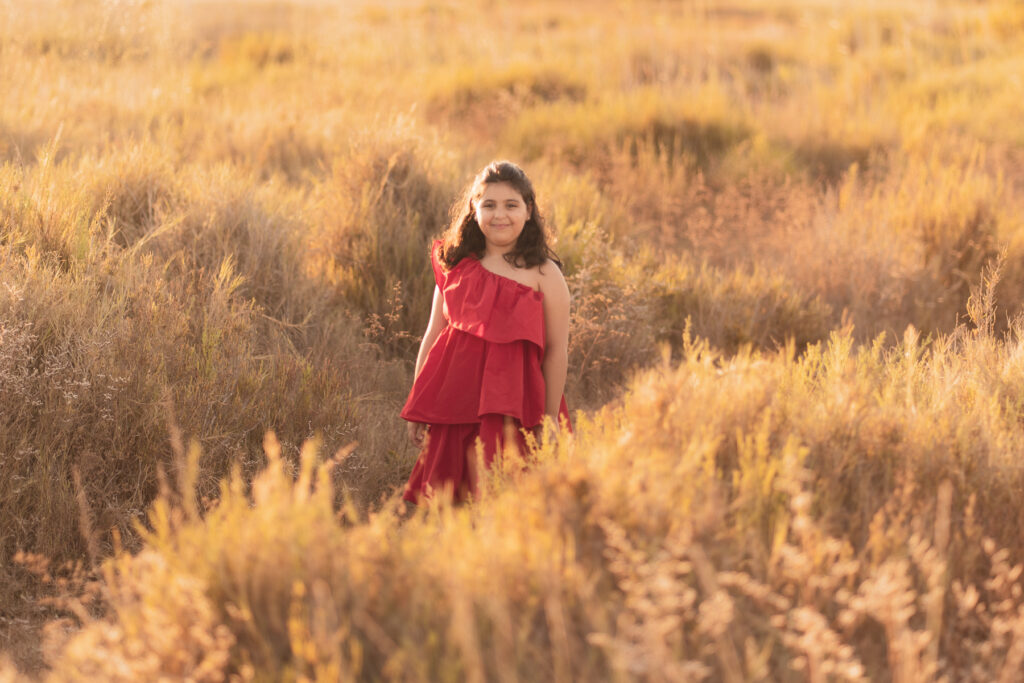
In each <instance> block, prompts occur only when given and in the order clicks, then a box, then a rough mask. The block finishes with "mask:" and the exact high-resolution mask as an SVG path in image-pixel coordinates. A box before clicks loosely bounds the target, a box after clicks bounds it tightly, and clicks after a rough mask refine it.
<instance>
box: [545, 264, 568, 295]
mask: <svg viewBox="0 0 1024 683" xmlns="http://www.w3.org/2000/svg"><path fill="white" fill-rule="evenodd" d="M537 282H538V284H539V285H540V291H542V292H543V293H544V295H545V296H550V295H557V296H559V297H562V296H565V297H568V295H569V288H568V285H566V283H565V275H563V274H562V269H561V268H559V267H558V264H557V263H555V262H554V261H552V260H551V259H548V260H547V261H546V262H545V263H544V264H543V265H540V266H537Z"/></svg>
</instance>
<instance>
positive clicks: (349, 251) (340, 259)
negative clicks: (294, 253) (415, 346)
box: [311, 121, 459, 354]
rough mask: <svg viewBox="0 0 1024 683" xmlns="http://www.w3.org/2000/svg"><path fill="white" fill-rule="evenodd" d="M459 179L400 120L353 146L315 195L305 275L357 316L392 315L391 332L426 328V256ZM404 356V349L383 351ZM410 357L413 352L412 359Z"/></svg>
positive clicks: (430, 282)
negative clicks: (310, 273)
mask: <svg viewBox="0 0 1024 683" xmlns="http://www.w3.org/2000/svg"><path fill="white" fill-rule="evenodd" d="M458 181H459V178H458V177H457V176H456V174H454V173H453V172H452V163H451V160H450V159H448V158H447V157H446V156H444V155H440V154H436V153H433V152H431V151H430V150H429V149H427V148H426V145H425V142H424V141H423V140H421V139H418V138H417V137H416V136H415V134H414V132H413V131H412V130H410V129H409V127H408V126H406V125H404V124H403V123H402V122H401V121H399V122H397V123H396V125H395V129H394V130H392V131H391V134H390V135H388V134H385V133H383V132H381V133H380V134H376V135H375V136H374V137H373V138H370V137H366V138H363V139H361V140H358V141H356V142H354V143H353V145H352V147H351V149H350V150H349V151H348V153H347V154H346V155H345V156H344V157H343V158H340V159H338V160H337V161H336V162H335V163H334V165H333V168H332V171H331V175H330V176H329V177H328V178H326V179H325V180H324V181H323V182H322V183H319V184H318V185H317V187H316V191H315V197H314V202H315V207H316V208H315V211H314V212H313V216H312V220H313V222H314V224H315V225H316V226H317V227H316V234H315V236H314V237H313V245H314V248H313V252H312V254H311V261H312V262H313V263H312V266H311V267H312V269H313V270H314V272H315V273H317V275H318V276H319V277H321V278H322V280H323V282H324V284H325V285H326V286H327V287H329V288H330V290H331V292H332V294H334V296H335V297H336V299H335V303H336V304H337V305H344V306H345V307H347V308H348V309H349V310H351V311H353V312H355V313H357V314H358V315H360V316H364V317H369V316H377V318H378V319H380V318H383V317H384V316H386V315H388V314H390V313H392V311H393V309H395V302H394V301H393V298H394V292H395V291H396V289H395V288H396V287H400V292H401V295H402V298H401V306H400V307H399V309H398V311H397V314H398V317H397V318H396V319H395V321H394V326H395V329H396V330H405V331H410V332H412V333H414V334H419V333H420V331H421V330H422V329H424V328H425V327H426V322H427V316H428V314H429V312H430V302H431V297H432V295H433V290H434V278H433V274H432V271H431V270H430V262H429V252H430V243H431V239H432V238H433V237H436V236H439V235H440V234H441V232H442V231H443V230H444V228H445V227H446V222H447V216H448V209H449V207H450V206H451V204H452V202H453V201H454V199H455V197H456V195H457V190H458V185H457V183H458ZM387 350H388V351H391V352H392V353H393V352H395V351H400V352H401V353H402V354H408V353H409V352H410V350H411V345H410V344H408V343H406V344H401V345H400V348H398V349H395V348H388V349H387ZM413 353H414V352H413Z"/></svg>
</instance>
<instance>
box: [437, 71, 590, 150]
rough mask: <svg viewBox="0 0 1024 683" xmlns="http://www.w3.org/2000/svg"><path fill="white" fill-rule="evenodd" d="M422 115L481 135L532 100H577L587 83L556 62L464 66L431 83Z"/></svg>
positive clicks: (531, 103) (482, 136)
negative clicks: (445, 121) (499, 65)
mask: <svg viewBox="0 0 1024 683" xmlns="http://www.w3.org/2000/svg"><path fill="white" fill-rule="evenodd" d="M429 87H430V93H429V94H428V95H427V108H428V112H427V113H428V116H430V117H431V118H433V119H435V120H449V121H452V122H453V123H454V124H455V125H459V126H464V127H468V128H469V129H470V130H469V131H467V132H472V133H475V134H477V135H479V136H480V137H481V138H483V139H488V138H490V137H492V136H493V135H494V131H495V128H496V126H499V125H501V124H502V123H503V122H505V121H507V120H509V119H511V118H514V117H515V116H517V115H518V114H519V113H520V112H522V111H523V109H524V108H527V107H530V106H533V105H535V104H538V103H545V102H558V101H569V102H579V101H581V100H583V99H584V98H585V97H586V93H587V83H586V82H585V81H584V80H583V79H581V78H580V77H579V76H578V75H577V74H575V73H573V72H572V71H571V70H569V69H567V68H565V66H564V65H561V64H543V63H527V62H524V63H518V64H511V65H508V66H505V67H496V66H487V67H486V68H480V67H464V68H462V69H460V70H457V71H453V72H452V73H451V74H449V75H447V77H445V78H443V79H438V80H435V81H432V82H431V83H430V85H429Z"/></svg>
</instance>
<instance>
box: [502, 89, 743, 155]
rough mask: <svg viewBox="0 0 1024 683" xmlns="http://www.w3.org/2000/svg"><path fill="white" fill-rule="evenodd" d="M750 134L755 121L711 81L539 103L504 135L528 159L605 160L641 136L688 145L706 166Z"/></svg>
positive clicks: (672, 145) (682, 148) (655, 142)
mask: <svg viewBox="0 0 1024 683" xmlns="http://www.w3.org/2000/svg"><path fill="white" fill-rule="evenodd" d="M749 134H750V124H749V123H748V122H747V121H746V120H744V119H743V117H742V115H741V114H740V113H739V112H737V111H736V110H735V109H734V108H732V107H730V104H729V102H728V98H727V96H726V95H725V94H724V93H722V92H720V91H716V90H715V89H714V88H713V87H711V86H709V87H708V88H707V90H706V92H700V93H697V94H694V95H693V96H690V97H683V96H677V97H676V98H666V97H664V96H663V95H662V94H661V93H660V92H659V91H658V90H656V89H652V88H640V89H637V90H636V91H635V92H631V93H628V94H624V95H619V96H618V97H614V98H607V99H604V100H600V101H597V102H586V103H579V104H571V103H568V104H567V103H563V102H557V103H552V104H547V105H542V106H536V107H533V108H530V109H526V110H524V111H523V113H522V114H521V115H520V116H518V117H516V118H515V119H514V120H512V121H510V122H509V124H508V125H507V126H506V127H505V130H504V132H503V141H504V144H505V145H506V146H508V147H510V148H512V149H517V150H520V153H521V154H522V155H523V156H524V157H525V158H526V159H536V158H539V157H542V156H544V157H548V158H556V159H564V160H565V161H567V162H568V163H570V164H572V165H574V166H576V167H583V168H585V167H587V166H593V165H598V166H601V165H604V164H605V163H606V160H607V158H608V156H609V155H610V154H611V153H612V152H613V151H614V150H616V149H617V148H619V147H621V146H622V145H623V144H624V143H625V144H626V145H627V146H628V145H630V144H632V145H636V144H639V143H641V142H643V143H646V144H650V145H654V146H655V147H664V148H667V149H670V150H680V151H685V153H687V154H689V155H690V157H691V158H692V159H694V161H695V163H697V164H698V165H701V166H705V165H707V164H708V163H709V162H710V161H711V160H712V159H713V158H715V157H718V156H719V155H721V154H722V152H723V151H725V150H726V149H728V148H730V147H732V146H733V145H736V144H737V143H739V142H740V141H742V140H743V139H745V138H746V137H747V136H748V135H749Z"/></svg>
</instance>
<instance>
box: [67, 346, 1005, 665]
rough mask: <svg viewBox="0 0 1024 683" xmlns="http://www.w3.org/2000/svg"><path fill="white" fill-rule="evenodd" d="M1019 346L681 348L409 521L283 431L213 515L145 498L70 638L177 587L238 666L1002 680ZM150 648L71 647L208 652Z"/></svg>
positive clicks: (91, 633) (164, 657) (152, 654)
mask: <svg viewBox="0 0 1024 683" xmlns="http://www.w3.org/2000/svg"><path fill="white" fill-rule="evenodd" d="M1021 345H1022V342H1021V341H1020V340H1019V339H1018V338H1008V339H1006V340H999V339H996V338H994V337H990V336H986V335H984V334H970V333H969V332H967V331H966V330H965V331H964V332H963V333H960V334H958V336H956V337H955V338H950V339H947V340H943V342H942V343H939V344H937V345H935V346H934V347H933V348H932V349H930V350H922V349H920V348H919V347H918V346H917V339H916V337H915V335H914V334H908V336H907V339H906V341H905V343H904V345H903V346H902V347H901V348H900V349H899V350H898V351H897V352H894V353H885V352H883V351H882V349H880V348H874V349H860V350H857V349H854V347H853V344H852V341H851V339H850V338H849V337H848V336H836V337H835V338H834V339H833V340H832V341H831V342H830V343H829V344H827V345H823V346H821V347H820V348H819V349H818V352H817V353H811V354H809V355H807V356H806V357H804V358H801V359H796V358H795V357H793V355H792V353H791V352H783V353H780V354H775V355H758V354H753V355H750V354H741V355H739V356H737V357H735V358H732V359H724V358H721V357H720V356H718V355H717V354H716V353H714V352H712V351H711V350H710V349H709V348H708V347H707V345H706V344H704V343H701V342H695V341H691V342H690V344H689V346H688V347H687V349H686V354H685V358H684V360H683V361H682V362H681V363H680V364H679V365H678V366H671V365H663V366H661V367H660V368H657V369H654V370H651V371H648V372H646V373H645V374H643V375H642V376H640V377H639V378H637V380H636V381H635V382H634V383H633V384H632V386H631V389H630V391H629V392H628V393H627V394H626V395H625V397H624V398H623V400H622V402H621V404H620V405H619V406H617V407H607V408H605V409H604V410H603V411H602V412H601V413H600V415H599V417H598V419H591V418H587V417H586V416H580V419H579V420H578V423H577V432H576V435H575V438H574V439H562V440H561V441H560V442H559V443H557V444H556V443H554V442H549V444H548V445H547V446H545V447H544V448H543V449H542V450H541V451H540V452H538V453H536V454H535V455H534V459H533V464H532V465H531V467H530V468H529V469H528V470H526V471H523V470H522V469H521V468H520V467H519V465H517V464H516V461H515V459H514V458H512V457H511V456H506V459H504V460H502V461H501V462H500V465H499V466H498V467H497V468H496V469H495V470H493V471H492V472H491V474H490V475H489V476H488V477H487V480H486V482H485V493H484V496H485V497H484V499H483V500H482V501H480V502H478V503H476V504H474V505H471V506H468V507H463V508H455V509H452V508H449V507H447V506H445V505H443V504H442V505H438V506H431V507H430V509H429V511H425V513H421V514H415V515H413V516H412V517H411V518H410V519H407V520H406V521H404V522H401V521H400V518H399V516H398V515H396V512H395V507H396V505H397V501H393V502H392V503H390V504H389V505H386V506H385V507H384V508H383V509H382V510H381V511H379V512H378V513H375V514H372V515H371V516H370V517H369V518H368V519H367V520H366V521H365V522H363V523H358V524H352V522H353V521H354V520H355V519H356V517H357V516H358V514H357V513H356V512H355V511H354V510H353V509H352V507H351V506H350V505H348V504H346V503H344V502H343V503H342V505H341V512H340V513H337V512H336V507H335V500H336V498H335V493H334V491H333V490H332V487H331V486H330V485H329V482H330V480H331V469H332V468H333V467H334V466H335V465H336V463H337V461H338V459H339V458H344V457H345V452H342V453H340V454H339V456H338V457H337V458H333V459H326V460H323V461H321V460H320V459H319V458H318V456H317V450H316V447H315V445H313V444H310V445H307V447H306V448H305V449H304V452H303V455H302V458H301V460H300V464H299V466H298V467H297V469H296V468H295V467H294V466H292V465H289V463H288V462H287V461H286V460H284V459H283V458H282V457H281V455H280V452H279V447H278V445H277V443H276V439H275V438H274V437H273V436H272V435H271V436H268V438H267V440H266V442H265V451H266V454H267V458H268V467H267V469H266V470H265V471H263V472H261V473H259V474H258V475H257V476H256V477H255V479H254V480H253V482H252V485H251V487H250V486H247V485H246V483H245V480H244V479H242V478H241V477H239V476H237V475H233V476H232V477H231V478H230V479H229V480H228V481H227V482H225V484H224V485H223V487H222V491H221V495H220V498H219V502H218V503H217V504H216V505H214V506H212V507H210V508H209V509H208V510H206V511H205V513H202V515H203V517H202V518H200V514H201V513H200V512H199V510H200V508H199V506H198V505H197V503H196V502H195V501H194V499H193V498H192V496H193V495H194V494H193V493H192V492H191V489H190V488H189V487H188V486H187V485H186V487H185V488H184V489H182V490H181V503H180V504H177V505H175V504H171V503H169V499H168V498H161V499H160V500H159V501H158V502H157V503H156V504H155V506H154V507H153V508H152V512H151V517H150V520H151V526H152V529H153V531H152V533H150V534H148V535H147V546H148V548H149V549H148V550H147V551H146V552H144V553H143V554H141V555H140V556H137V557H132V556H128V555H123V556H120V557H119V558H117V559H116V560H112V561H110V563H109V564H108V566H109V567H117V568H118V569H117V571H118V577H117V578H115V577H112V578H110V579H108V580H109V581H110V582H111V584H112V585H114V586H117V587H118V588H117V590H115V591H114V592H113V595H112V603H113V606H114V608H113V609H112V611H111V613H110V616H109V617H108V618H106V619H104V620H102V621H98V622H95V623H89V624H87V625H86V627H85V628H84V630H83V631H82V633H81V634H80V635H79V636H76V639H80V641H81V642H85V643H93V642H95V641H96V639H97V638H99V634H102V633H105V632H118V630H122V631H123V630H124V629H126V628H127V627H129V626H130V625H133V624H138V623H140V620H142V619H146V620H151V621H152V622H153V623H163V622H161V621H160V620H161V619H163V618H164V617H163V616H161V615H172V616H173V615H176V614H179V611H180V609H181V606H180V605H179V603H178V602H177V600H174V601H173V604H167V603H168V601H169V600H171V598H170V597H169V596H172V595H175V592H174V591H171V590H169V589H168V586H169V585H170V582H173V581H175V580H179V579H181V580H184V581H185V582H186V585H187V586H188V587H189V588H188V591H181V590H179V591H178V592H177V594H178V595H181V594H186V595H189V596H192V595H195V596H196V597H195V598H193V599H191V600H190V601H189V602H190V603H191V604H194V605H196V607H194V608H193V609H200V608H201V611H202V613H203V615H205V616H202V623H203V624H204V625H205V626H204V628H203V629H202V632H201V633H196V634H194V635H192V636H190V638H192V639H200V638H204V637H205V638H217V639H218V640H217V642H221V643H224V645H223V647H225V648H227V647H228V644H230V643H231V642H232V640H233V645H231V647H230V650H228V651H227V654H226V656H224V657H223V658H222V659H220V660H219V662H220V664H221V668H220V669H218V670H219V672H220V673H222V674H225V675H227V674H232V673H241V674H243V675H245V672H248V671H257V672H259V673H260V675H267V676H270V677H293V676H307V677H310V678H314V679H323V680H327V679H331V678H338V677H342V678H378V677H380V678H403V679H410V678H411V679H415V680H437V679H439V678H447V677H458V678H481V679H484V680H486V679H488V678H492V677H493V678H499V677H500V676H501V675H505V676H507V677H511V676H512V675H513V674H514V675H515V676H516V677H524V676H530V677H532V678H535V679H541V680H560V679H562V678H564V677H580V678H588V679H592V678H595V677H607V676H608V675H616V676H621V677H623V678H625V679H633V678H638V679H651V678H658V677H671V678H672V679H680V680H683V679H698V680H699V679H709V680H734V681H739V680H790V679H802V678H810V679H812V680H825V679H827V678H834V679H837V680H876V679H878V678H888V679H891V680H901V681H910V680H920V679H921V678H922V677H924V678H927V677H934V676H937V675H947V676H950V677H951V678H956V679H958V680H961V679H965V680H996V679H999V677H1000V676H1003V677H1007V676H1012V672H1013V671H1015V670H1016V667H1019V659H1020V648H1019V644H1018V642H1017V638H1018V637H1019V636H1018V635H1016V634H1018V633H1019V631H1020V629H1021V628H1022V626H1021V624H1022V623H1024V618H1022V617H1021V613H1022V612H1021V609H1022V608H1021V595H1022V592H1021V583H1020V580H1021V571H1020V565H1019V564H1018V562H1019V557H1020V555H1021V552H1022V550H1024V548H1021V546H1020V538H1019V535H1018V534H1017V533H1016V529H1017V522H1016V517H1017V516H1018V515H1020V514H1021V513H1022V512H1024V511H1022V510H1020V509H1019V508H1020V502H1019V500H1015V499H1013V498H1012V495H1013V492H1014V491H1016V490H1017V489H1018V487H1019V486H1020V474H1019V471H1018V470H1019V468H1015V469H1010V468H1009V467H1008V466H1007V465H1005V464H1000V465H999V467H998V468H995V467H992V466H990V465H987V464H986V463H1009V462H1010V461H1011V460H1012V458H1013V453H1015V452H1016V448H1017V446H1018V445H1019V443H1020V442H1021V440H1022V439H1024V434H1022V433H1021V431H1020V422H1019V420H1016V419H1005V417H1004V416H1000V415H997V414H994V413H993V411H992V410H991V406H992V405H994V404H995V405H999V404H1003V401H1002V399H1001V398H1000V397H999V392H1000V391H1002V389H1001V387H1002V384H1001V382H999V381H996V380H995V378H996V377H998V374H999V373H998V372H995V370H996V366H997V365H998V364H999V363H1000V362H1005V361H1006V360H1007V359H1009V358H1011V357H1016V356H1017V355H1018V354H1019V353H1020V347H1021ZM1015 365H1018V364H1015ZM907 402H911V403H912V404H913V406H914V408H915V409H914V410H913V411H910V410H906V406H907ZM894 433H897V434H899V435H900V436H899V437H898V438H895V439H893V438H892V435H893V434H894ZM837 434H844V435H846V436H837ZM965 434H970V435H971V438H970V439H966V440H965V439H964V435H965ZM886 449H889V451H891V452H887V451H886ZM944 452H946V453H949V454H950V456H949V457H945V456H941V457H939V458H936V454H940V455H941V454H942V453H944ZM194 463H195V456H193V463H192V465H191V467H194V466H195V464H194ZM847 472H848V473H851V474H853V473H856V474H855V476H849V477H844V476H842V473H847ZM836 473H840V476H838V477H837V476H836ZM183 481H185V482H187V481H189V478H187V477H186V478H185V479H183ZM865 482H871V485H870V488H869V489H865ZM866 491H867V492H869V493H870V495H864V494H865V492H866ZM979 494H981V495H979ZM961 510H962V513H961V512H960V511H961ZM996 510H999V511H1001V512H1000V513H995V511H996ZM339 514H340V516H341V519H342V521H343V523H342V524H339V523H338V516H339ZM986 537H987V538H989V539H990V540H985V541H984V542H983V543H981V544H980V547H979V544H978V542H977V540H978V538H986ZM163 564H166V565H167V566H168V567H170V568H171V569H168V570H167V571H166V572H165V573H163V574H145V576H143V575H144V572H143V569H144V568H146V567H151V566H154V565H155V566H162V565H163ZM108 571H110V570H108ZM182 577H187V578H182ZM143 579H144V580H143ZM192 591H195V593H193V592H192ZM125 596H129V597H128V598H125ZM182 604H183V603H182ZM175 605H179V606H175ZM207 605H208V606H209V611H206V610H207V607H206V606H207ZM175 623H179V622H177V621H176V622H175ZM228 634H230V636H229V635H228ZM74 642H75V641H72V644H73V643H74ZM162 642H164V641H163V639H161V638H156V637H154V638H150V639H145V640H142V641H140V642H139V644H138V645H137V646H135V645H133V648H138V649H135V650H134V651H132V650H130V649H129V648H127V647H124V646H117V645H114V644H111V645H110V647H113V648H114V651H113V652H109V651H108V650H106V649H101V650H100V651H99V652H93V653H90V652H88V651H87V650H86V649H85V648H84V647H82V648H73V649H72V650H70V651H66V652H70V654H65V656H66V657H68V661H69V662H71V663H74V665H75V666H76V667H90V666H100V665H101V663H102V660H104V659H109V660H115V661H116V660H118V659H119V658H125V660H126V661H127V664H126V666H133V665H136V664H133V663H135V662H137V665H146V666H153V665H154V664H153V662H163V663H165V664H163V665H164V666H174V667H178V668H176V669H175V670H179V671H180V670H181V668H180V667H181V666H182V664H181V663H180V662H182V661H183V660H182V658H183V657H184V656H185V655H186V654H187V653H188V652H191V651H193V650H192V649H191V648H183V649H182V650H163V649H161V648H162V645H161V643H162ZM189 642H192V641H189ZM194 642H200V641H199V640H195V641H194ZM104 647H106V646H104ZM212 652H214V653H218V652H221V650H220V649H218V648H214V649H213V650H212ZM189 661H190V662H192V663H191V664H189V666H196V664H195V661H194V660H189ZM539 662H544V664H539ZM66 665H68V664H67V663H66V662H65V661H64V660H63V659H59V660H58V661H56V662H55V670H56V671H61V670H63V669H62V667H64V666H66ZM250 667H251V668H250ZM500 672H504V674H502V673H500ZM1007 680H1009V679H1007Z"/></svg>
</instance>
